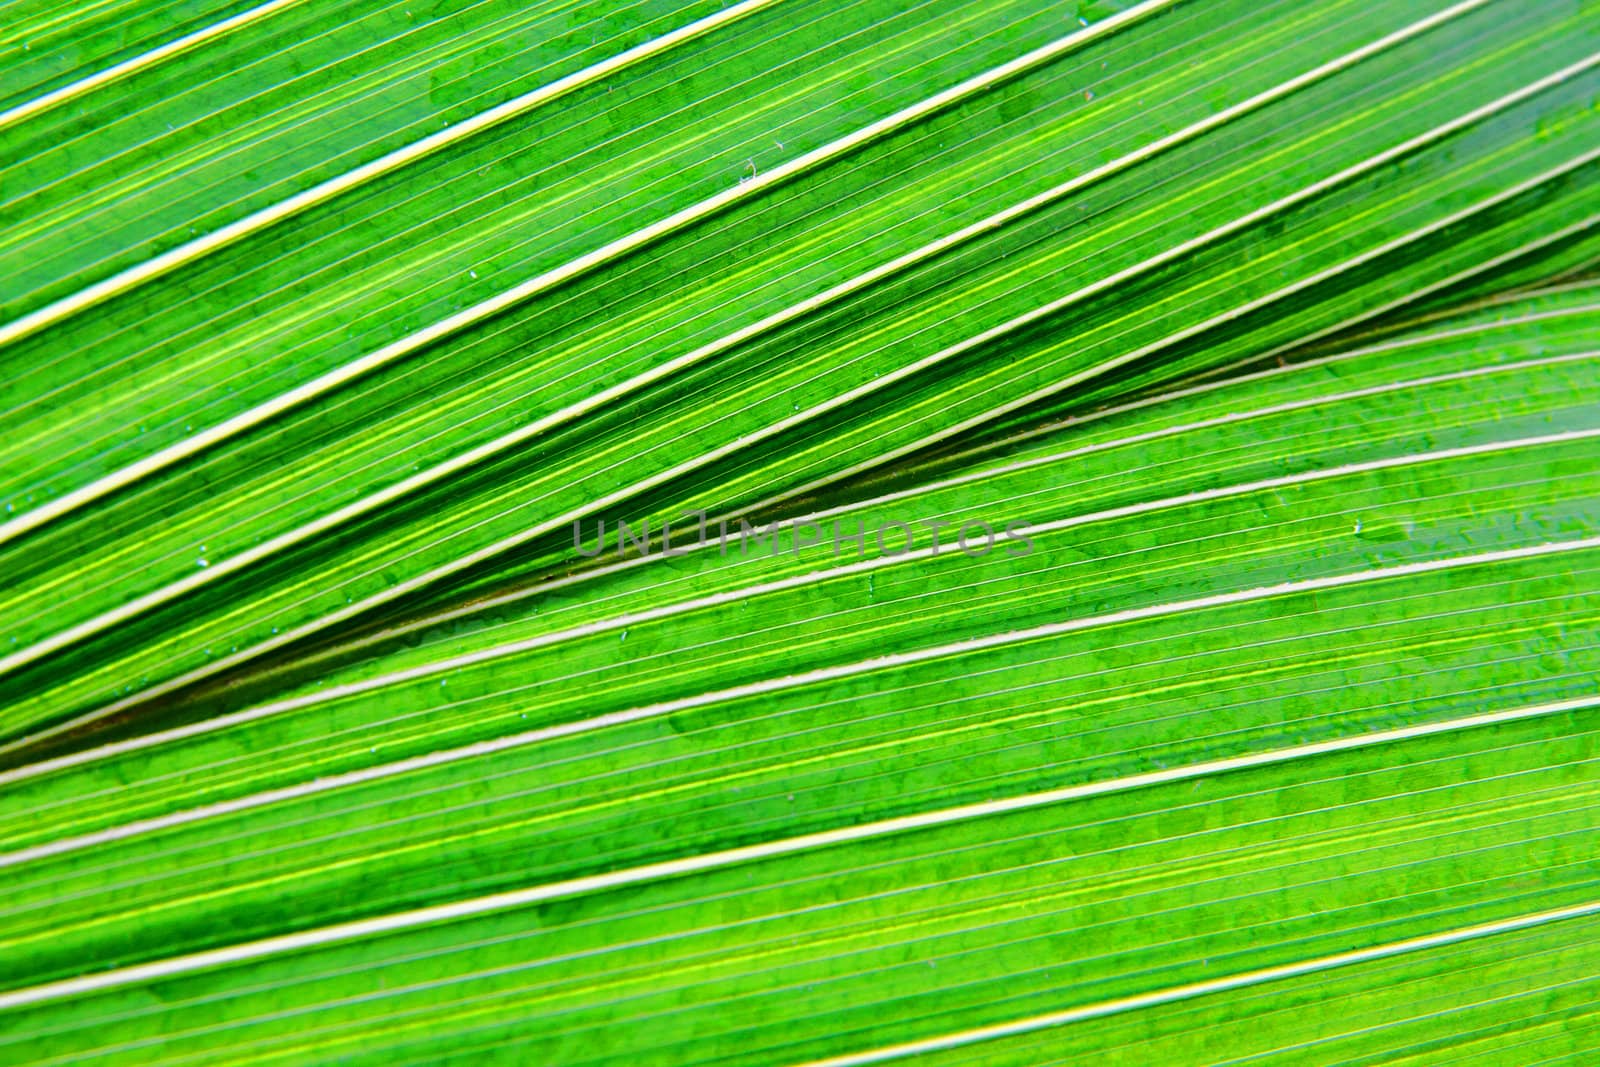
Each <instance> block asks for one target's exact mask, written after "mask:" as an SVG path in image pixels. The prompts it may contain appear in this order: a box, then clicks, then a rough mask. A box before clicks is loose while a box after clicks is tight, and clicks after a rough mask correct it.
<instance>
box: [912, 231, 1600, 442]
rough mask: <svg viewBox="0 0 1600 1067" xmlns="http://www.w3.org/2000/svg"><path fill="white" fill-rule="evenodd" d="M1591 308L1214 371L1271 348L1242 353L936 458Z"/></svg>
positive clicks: (1594, 307)
mask: <svg viewBox="0 0 1600 1067" xmlns="http://www.w3.org/2000/svg"><path fill="white" fill-rule="evenodd" d="M1518 251H1519V252H1520V251H1522V249H1518ZM1452 280H1453V279H1452ZM1595 311H1600V304H1584V305H1579V306H1574V307H1569V308H1554V309H1550V310H1547V311H1535V312H1530V313H1529V314H1526V315H1519V316H1516V317H1514V318H1508V319H1500V320H1496V321H1484V322H1472V323H1466V324H1464V325H1461V326H1455V327H1449V328H1447V329H1443V330H1437V331H1435V332H1433V333H1427V334H1415V333H1408V334H1405V335H1403V336H1400V337H1395V338H1392V339H1390V340H1386V341H1380V342H1376V343H1369V344H1366V345H1363V346H1360V347H1356V348H1341V349H1339V350H1337V351H1335V352H1330V353H1329V354H1327V355H1323V356H1317V357H1315V358H1312V359H1307V360H1303V361H1300V362H1295V363H1288V364H1284V365H1280V366H1267V367H1265V368H1264V369H1260V370H1251V371H1249V372H1248V373H1244V374H1235V375H1234V376H1232V377H1220V376H1219V377H1212V375H1214V374H1216V375H1220V374H1222V373H1224V372H1226V371H1228V370H1239V369H1244V368H1247V367H1261V366H1262V363H1263V361H1264V360H1266V359H1268V358H1270V356H1271V354H1272V353H1270V352H1269V353H1267V354H1265V355H1263V356H1262V357H1260V358H1259V359H1258V358H1257V357H1250V358H1249V359H1243V360H1239V361H1238V362H1237V363H1232V364H1229V365H1228V366H1227V367H1224V368H1220V369H1219V370H1217V371H1206V372H1205V373H1206V375H1207V377H1206V379H1205V380H1204V381H1199V382H1195V383H1194V384H1192V385H1182V384H1179V383H1175V384H1174V385H1173V386H1172V387H1171V388H1169V389H1168V390H1167V391H1165V392H1161V393H1155V394H1152V395H1149V396H1143V397H1140V398H1138V399H1136V400H1128V401H1124V402H1122V403H1119V404H1114V405H1112V406H1109V407H1103V408H1097V409H1095V410H1093V411H1086V412H1084V413H1082V414H1073V415H1064V416H1061V417H1059V418H1053V419H1050V420H1049V421H1048V422H1045V423H1043V424H1041V425H1038V426H1033V427H1028V428H1026V429H1019V430H1016V431H1014V432H1012V433H1010V434H1008V435H1007V436H1005V437H1002V438H998V439H996V440H994V441H990V442H985V443H983V444H979V445H975V446H973V447H971V448H967V449H963V450H962V451H959V452H950V453H946V454H944V455H941V456H939V457H938V459H939V460H940V461H941V462H955V461H957V460H971V459H974V458H981V457H983V456H985V455H988V454H990V453H996V452H999V451H1001V450H1003V449H1005V448H1008V447H1010V446H1012V445H1018V444H1021V443H1023V442H1025V441H1030V440H1033V439H1035V438H1039V437H1047V436H1049V435H1051V434H1054V433H1060V432H1062V431H1064V430H1075V429H1078V428H1080V427H1083V426H1086V425H1089V424H1091V423H1095V422H1100V421H1103V420H1105V419H1108V418H1112V417H1114V416H1117V415H1125V414H1127V413H1128V412H1130V411H1138V410H1141V409H1143V408H1149V407H1156V406H1158V405H1161V404H1167V403H1171V402H1173V401H1176V400H1181V399H1185V398H1188V397H1194V396H1205V395H1206V394H1207V393H1217V392H1222V391H1224V390H1227V389H1233V388H1237V387H1239V386H1240V385H1243V384H1245V383H1250V382H1271V381H1272V380H1274V379H1279V378H1289V377H1292V376H1294V375H1296V374H1298V373H1300V372H1302V371H1304V370H1307V369H1311V368H1322V367H1334V366H1337V365H1338V364H1340V363H1344V362H1348V361H1350V360H1354V359H1358V358H1360V357H1361V356H1370V355H1376V354H1378V353H1381V352H1401V351H1404V350H1406V349H1408V348H1420V347H1424V346H1427V345H1430V344H1433V343H1435V342H1437V341H1448V340H1454V339H1456V338H1460V337H1471V336H1473V335H1474V334H1481V333H1490V332H1493V331H1495V330H1498V329H1502V328H1505V327H1508V326H1524V325H1528V324H1530V323H1535V322H1544V321H1546V320H1550V319H1562V318H1568V317H1575V316H1581V315H1586V314H1591V313H1593V312H1595ZM1345 325H1348V323H1341V324H1340V328H1342V327H1343V326H1345ZM1274 351H1277V350H1274ZM1585 355H1587V354H1578V356H1577V358H1579V359H1582V358H1585ZM1555 358H1556V360H1557V361H1560V360H1562V359H1565V358H1566V357H1555ZM1545 362H1546V361H1545V360H1544V359H1538V358H1535V359H1530V360H1526V361H1522V362H1513V363H1502V364H1493V365H1491V366H1486V367H1481V368H1474V369H1472V370H1468V371H1462V372H1459V373H1460V374H1461V375H1462V376H1470V375H1472V374H1474V373H1480V372H1481V373H1493V372H1494V371H1496V370H1510V369H1512V368H1514V367H1535V366H1541V365H1543V364H1544V363H1545ZM1439 377H1440V378H1441V379H1448V378H1450V377H1452V374H1445V375H1441V376H1439ZM1404 384H1405V383H1399V384H1398V385H1397V386H1396V388H1399V387H1400V386H1402V385H1404ZM1151 432H1159V431H1151ZM1117 440H1121V439H1120V438H1118V439H1115V440H1112V441H1107V442H1105V443H1104V445H1103V446H1102V447H1108V446H1113V445H1115V444H1116V442H1117ZM1091 447H1093V446H1091ZM986 469H994V468H986ZM980 473H981V472H980Z"/></svg>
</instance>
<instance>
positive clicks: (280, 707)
mask: <svg viewBox="0 0 1600 1067" xmlns="http://www.w3.org/2000/svg"><path fill="white" fill-rule="evenodd" d="M1583 358H1586V357H1585V356H1581V355H1571V356H1557V357H1552V358H1551V359H1549V360H1548V361H1539V362H1540V363H1543V362H1549V363H1553V364H1560V363H1565V362H1569V361H1577V360H1580V359H1583ZM1526 366H1528V364H1511V365H1507V366H1505V367H1495V368H1491V369H1490V370H1489V371H1486V372H1485V373H1497V372H1499V371H1501V370H1506V371H1510V370H1515V369H1521V368H1525V367H1526ZM1471 376H1472V372H1461V373H1460V374H1444V375H1436V376H1434V377H1433V378H1423V379H1416V380H1414V381H1411V382H1406V383H1402V384H1401V386H1396V387H1393V388H1404V387H1416V386H1425V385H1430V384H1438V383H1447V382H1451V381H1455V380H1459V379H1461V378H1468V377H1471ZM1390 388H1391V387H1389V386H1374V387H1370V388H1367V389H1358V390H1352V391H1350V392H1349V393H1348V394H1341V395H1340V396H1336V397H1333V398H1310V399H1308V400H1305V401H1291V402H1289V403H1286V404H1282V405H1275V406H1272V407H1268V408H1266V409H1259V410H1257V411H1254V412H1245V413H1240V414H1233V413H1230V414H1228V415H1225V416H1222V417H1220V418H1218V419H1215V420H1206V421H1203V422H1200V423H1195V424H1193V425H1191V426H1180V427H1177V428H1175V429H1174V430H1172V431H1171V432H1173V433H1178V432H1183V431H1185V430H1193V429H1203V428H1206V427H1208V426H1212V425H1223V424H1226V423H1229V422H1234V421H1238V420H1240V419H1245V418H1251V417H1257V416H1262V415H1270V414H1275V413H1281V412H1287V411H1293V410H1296V409H1298V408H1300V407H1305V406H1313V405H1315V404H1316V403H1319V402H1332V401H1333V400H1339V399H1359V398H1361V397H1364V396H1368V395H1375V394H1380V393H1383V392H1386V391H1388V390H1389V389H1390ZM1167 432H1168V431H1152V432H1151V433H1150V434H1147V435H1139V438H1138V439H1146V438H1148V439H1154V438H1157V437H1160V436H1163V435H1165V434H1166V433H1167ZM1596 434H1600V429H1589V430H1568V431H1562V432H1559V433H1554V434H1544V435H1539V436H1535V437H1527V438H1518V439H1512V440H1503V441H1494V442H1485V443H1483V444H1478V445H1463V446H1458V447H1456V448H1450V449H1438V450H1435V451H1433V452H1425V453H1417V454H1412V455H1405V456H1390V457H1384V458H1382V459H1377V460H1367V461H1363V462H1360V463H1351V464H1344V465H1341V466H1338V467H1332V468H1323V469H1322V470H1315V471H1305V472H1298V473H1295V474H1289V475H1280V476H1277V477H1274V478H1268V479H1263V480H1258V481H1254V482H1244V483H1239V484H1235V485H1230V486H1219V487H1216V488H1212V489H1205V490H1196V491H1193V492H1190V493H1184V494H1180V495H1178V496H1173V497H1164V498H1161V499H1158V500H1154V501H1145V502H1141V503H1137V504H1129V505H1123V506H1121V507H1117V508H1112V509H1108V510H1101V511H1095V512H1088V513H1085V514H1081V515H1075V516H1070V517H1068V518H1065V519H1060V520H1057V521H1055V522H1052V523H1046V524H1041V525H1038V526H1034V527H1030V532H1032V533H1050V532H1054V531H1059V530H1064V529H1068V528H1071V527H1074V526H1081V525H1086V524H1090V523H1095V522H1101V521H1105V520H1109V519H1117V518H1128V517H1131V516H1134V515H1140V514H1146V513H1149V512H1153V511H1157V510H1164V509H1168V508H1173V507H1180V506H1183V505H1186V504H1194V503H1200V502H1203V501H1207V500H1216V499H1221V498H1225V497H1228V496H1234V495H1243V494H1246V493H1250V492H1258V491H1261V490H1264V489H1281V488H1286V487H1289V486H1293V485H1300V484H1310V483H1314V482H1317V481H1321V480H1327V479H1331V478H1338V477H1343V476H1348V475H1351V474H1360V473H1370V472H1375V471H1380V470H1388V469H1392V468H1394V467H1399V466H1407V465H1411V464H1414V463H1427V462H1436V461H1446V460H1450V459H1456V458H1463V457H1468V456H1474V455H1483V454H1488V453H1493V452H1497V451H1504V450H1508V449H1513V448H1524V447H1537V446H1540V445H1548V444H1560V443H1563V442H1569V441H1578V440H1585V439H1588V438H1591V437H1593V436H1595V435H1596ZM1129 440H1132V439H1129ZM1116 443H1126V442H1116ZM1099 447H1101V446H1096V445H1090V446H1086V447H1084V448H1079V449H1070V450H1068V451H1066V452H1061V453H1057V454H1055V455H1053V456H1046V457H1043V458H1040V459H1029V460H1023V461H1021V462H1018V463H1015V464H1012V465H1008V466H1005V467H1001V468H998V469H996V470H991V471H987V472H979V473H978V474H975V475H964V476H961V477H958V478H952V479H950V480H948V481H947V482H940V483H934V484H933V485H932V486H930V487H928V488H929V489H930V490H937V489H944V488H949V487H951V486H959V485H962V484H965V483H967V482H971V481H976V480H979V479H983V478H991V477H996V476H1000V475H1004V474H1008V473H1014V472H1016V471H1021V470H1026V469H1029V468H1031V467H1033V466H1037V465H1039V464H1041V463H1049V462H1060V461H1062V460H1066V459H1070V458H1073V457H1075V456H1078V455H1082V454H1086V453H1088V452H1093V451H1096V450H1097V449H1098V448H1099ZM916 492H917V491H916V490H906V491H904V492H902V493H896V494H889V495H888V496H885V497H883V498H881V499H880V501H877V502H887V501H892V500H895V499H898V498H901V497H909V496H913V495H916ZM847 510H849V509H848V508H835V509H829V510H826V511H822V512H817V513H815V514H814V515H813V516H808V517H805V518H802V519H801V520H798V521H807V519H809V518H820V517H826V516H829V515H832V514H837V513H843V512H844V511H847ZM711 543H712V542H709V541H708V542H707V543H706V544H704V545H695V546H691V547H690V551H693V550H695V549H697V548H700V549H703V548H706V547H708V546H709V545H710V544H711ZM935 547H936V546H932V545H930V546H928V547H926V548H922V549H917V550H915V551H914V552H911V553H902V554H900V555H896V556H885V557H881V558H874V559H868V560H862V561H859V562H857V563H851V564H845V565H843V566H841V567H836V568H830V569H827V570H823V571H813V572H809V573H807V574H803V575H798V576H794V577H791V578H786V579H779V580H777V581H773V582H767V583H758V584H756V585H752V586H745V587H742V588H740V589H736V590H731V591H728V592H724V593H719V594H714V595H712V596H710V597H703V598H697V599H694V600H690V601H685V602H683V603H680V604H675V605H668V606H665V607H661V608H654V609H648V610H646V611H642V612H636V613H632V614H626V615H622V616H617V617H613V618H611V619H606V620H599V621H596V622H592V623H587V624H584V625H583V626H579V627H572V628H568V629H566V630H561V631H557V632H555V633H553V634H548V635H542V636H540V637H536V638H530V639H527V640H524V641H520V642H508V643H506V644H504V645H499V646H495V647H494V648H491V649H486V650H483V651H481V652H476V653H469V654H466V655H463V656H458V657H452V658H450V659H447V660H442V661H438V662H436V663H430V664H424V665H421V666H418V667H414V668H410V669H408V670H406V671H399V672H395V673H393V674H388V675H383V676H380V677H378V678H373V679H367V680H364V681H361V682H353V683H348V684H346V685H343V686H337V687H333V688H329V689H326V690H322V691H319V692H317V693H313V694H308V695H305V696H301V697H294V698H289V699H287V700H282V701H276V702H273V703H270V704H265V705H261V706H259V707H255V708H247V709H244V710H242V711H238V712H234V713H231V714H228V715H221V716H216V717H214V718H210V719H206V720H204V721H202V722H197V723H191V724H189V725H187V726H181V727H177V728H175V729H171V730H166V731H162V732H159V733H154V734H147V735H144V736H141V737H134V738H129V739H128V740H126V741H118V742H113V743H111V744H108V745H102V746H100V747H98V748H93V749H88V750H85V751H81V752H75V753H71V754H68V755H65V756H60V757H57V758H55V759H51V760H42V761H39V762H36V763H32V764H28V765H25V766H22V767H18V768H14V769H12V770H9V771H0V786H4V785H10V784H13V783H15V782H18V781H22V780H26V779H29V778H33V777H38V776H42V775H46V774H52V773H56V772H58V771H61V770H65V769H67V768H69V767H73V766H78V765H81V764H85V763H90V762H95V761H98V760H101V759H106V758H109V757H111V756H115V755H121V754H125V753H128V752H133V751H138V750H141V749H144V748H150V747H155V746H157V745H162V744H169V743H172V742H176V741H180V740H183V739H186V738H189V737H195V736H199V735H202V734H207V733H212V732H215V731H219V730H223V729H228V728H231V727H234V726H240V725H243V724H246V723H249V722H253V721H256V720H258V719H264V718H268V717H270V716H273V715H278V714H281V713H284V712H289V711H294V710H298V709H300V708H304V707H308V706H311V705H314V704H317V703H321V702H323V701H327V700H333V699H337V698H341V697H346V696H352V695H355V694H359V693H362V692H366V691H369V690H372V689H377V688H381V687H384V686H388V685H398V684H403V683H404V682H407V681H412V680H415V679H416V678H421V677H427V676H429V675H431V674H435V673H439V672H442V671H446V670H453V669H457V668H460V667H463V666H467V665H470V664H473V663H477V662H482V661H484V660H489V659H494V658H498V657H503V656H508V655H512V654H514V653H517V652H522V651H528V650H531V649H534V648H537V647H540V646H542V645H548V644H554V643H557V642H560V641H565V640H573V639H577V638H581V637H584V636H588V635H591V634H594V633H602V632H606V631H609V630H613V629H617V628H622V627H627V626H633V625H637V624H639V623H641V622H647V621H651V620H653V619H659V618H665V617H669V616H671V615H676V614H680V613H682V612H686V611H692V610H697V609H701V608H705V607H710V606H714V605H715V604H719V603H723V602H727V601H730V600H735V599H744V598H749V597H754V596H760V595H764V594H766V593H771V592H777V591H781V590H783V589H788V588H793V587H795V586H799V585H804V584H807V583H811V582H818V581H824V580H827V579H829V578H833V577H840V576H844V575H848V574H853V573H858V572H863V571H868V570H871V569H874V568H877V567H888V566H894V565H895V564H896V563H900V562H909V561H914V560H918V559H922V558H926V557H929V556H932V555H936V554H937V552H936V551H935ZM937 548H938V550H939V551H951V552H953V551H954V549H953V547H952V546H951V545H939V546H937ZM647 562H649V561H648V560H633V561H625V562H623V563H619V564H614V565H613V566H612V568H610V569H611V570H619V569H624V568H631V567H635V566H639V565H641V564H642V563H647ZM582 577H584V576H583V575H578V576H574V577H573V578H572V579H570V581H578V580H580V579H581V578H582ZM561 584H568V582H567V581H563V582H559V583H549V584H548V585H546V586H541V587H540V589H539V591H548V589H551V588H555V587H556V586H558V585H561ZM113 707H115V706H113ZM105 713H106V709H102V710H101V711H97V712H95V713H93V714H91V715H90V716H85V717H81V718H79V719H74V720H72V721H71V722H68V723H64V724H62V725H61V726H59V727H56V728H55V731H54V732H60V731H62V730H66V729H69V728H71V727H72V726H75V725H78V724H80V723H82V722H85V721H89V720H90V719H92V718H95V717H99V716H100V715H103V714H105ZM39 736H48V734H45V735H34V736H33V737H31V738H28V739H27V740H28V741H30V742H31V741H33V740H37V739H38V737H39ZM17 744H19V742H13V746H15V745H17ZM0 751H5V748H3V747H0Z"/></svg>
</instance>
